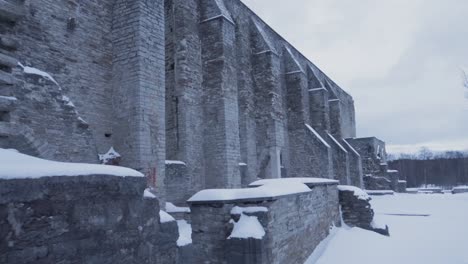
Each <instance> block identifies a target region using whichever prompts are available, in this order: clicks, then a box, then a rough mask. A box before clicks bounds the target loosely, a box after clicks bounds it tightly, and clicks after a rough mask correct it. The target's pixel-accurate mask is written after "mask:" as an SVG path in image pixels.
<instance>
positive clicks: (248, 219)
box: [228, 214, 265, 239]
mask: <svg viewBox="0 0 468 264" xmlns="http://www.w3.org/2000/svg"><path fill="white" fill-rule="evenodd" d="M230 223H232V224H234V228H233V230H232V233H231V235H230V236H229V237H228V239H231V238H243V239H246V238H255V239H262V238H263V237H264V236H265V229H264V228H263V226H262V225H261V224H260V222H259V221H258V217H256V216H248V215H245V214H241V217H240V219H239V221H237V222H235V221H234V220H232V219H231V221H230Z"/></svg>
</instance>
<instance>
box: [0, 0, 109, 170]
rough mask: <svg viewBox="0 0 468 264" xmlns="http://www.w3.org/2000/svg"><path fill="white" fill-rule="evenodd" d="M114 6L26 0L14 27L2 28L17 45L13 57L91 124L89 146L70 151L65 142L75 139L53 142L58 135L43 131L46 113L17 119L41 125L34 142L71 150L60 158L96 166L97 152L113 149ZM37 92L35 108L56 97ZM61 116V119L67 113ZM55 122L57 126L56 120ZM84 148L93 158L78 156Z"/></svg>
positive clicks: (47, 90)
mask: <svg viewBox="0 0 468 264" xmlns="http://www.w3.org/2000/svg"><path fill="white" fill-rule="evenodd" d="M113 2H114V1H111V0H103V1H54V0H44V1H34V0H25V1H24V4H23V5H24V16H23V17H22V18H21V19H20V20H18V21H17V23H16V25H15V26H14V27H8V28H6V27H5V28H4V29H3V30H2V34H4V35H6V36H11V38H12V39H14V40H16V41H18V42H19V45H18V48H17V50H16V51H15V52H14V54H12V56H13V57H15V58H16V59H18V61H19V62H21V63H22V64H24V65H26V66H32V67H35V68H37V69H40V70H42V71H45V72H47V73H49V74H50V75H51V76H52V77H53V78H54V79H55V80H56V81H57V83H58V84H59V85H60V87H61V89H62V91H61V92H60V93H62V95H65V96H67V97H69V98H70V100H71V102H73V104H74V105H75V106H76V110H77V111H78V113H79V114H80V116H81V117H82V118H83V120H85V121H86V122H87V123H88V124H89V125H90V131H91V134H92V138H91V142H90V143H91V146H89V145H84V146H83V147H82V148H78V149H77V150H71V149H67V148H66V147H65V146H67V145H68V144H67V141H74V139H69V140H65V139H61V140H60V141H58V138H57V134H59V133H58V132H57V133H47V132H45V130H47V129H48V126H49V125H50V124H51V122H50V121H48V120H47V117H46V116H47V114H46V113H44V115H42V117H40V116H32V117H28V120H26V121H25V120H22V123H26V124H27V122H30V120H34V122H37V123H42V127H39V125H38V126H37V127H31V129H33V130H34V133H35V136H36V137H37V138H41V139H42V140H44V141H46V142H47V141H50V144H49V147H50V148H51V149H58V150H57V151H58V152H67V151H70V152H73V151H76V153H75V154H74V155H73V154H69V155H67V154H68V153H64V155H63V157H64V158H63V159H61V160H74V161H85V160H86V161H88V162H97V161H98V160H97V154H98V153H105V152H106V151H107V150H108V149H109V147H110V146H112V138H111V135H112V134H113V124H114V121H113V106H112V103H111V101H112V100H111V98H112V41H111V38H110V33H111V28H112V10H113ZM36 89H37V90H35V91H34V93H35V94H36V97H35V98H38V100H37V99H36V100H37V101H38V102H37V103H36V102H34V101H35V98H33V102H34V103H35V104H36V105H39V104H40V103H41V100H45V99H43V98H46V97H47V96H48V94H50V93H59V92H58V89H57V88H56V87H53V86H52V85H50V86H43V85H38V86H37V87H36ZM14 95H15V96H16V93H14ZM49 100H50V99H49ZM36 108H38V107H36ZM45 108H47V107H45ZM44 110H45V109H44ZM51 112H53V111H51ZM63 112H64V113H63V114H62V115H64V116H65V113H66V112H67V111H66V110H63ZM51 116H53V113H51ZM63 119H67V117H63ZM55 120H57V121H55V122H58V120H60V118H58V117H57V118H55ZM76 133H79V132H77V131H73V132H72V131H70V134H76ZM106 135H108V136H106ZM70 144H73V143H70ZM85 148H91V150H92V152H93V154H94V155H93V157H92V158H91V157H89V156H86V155H85V154H82V156H80V153H84V152H86V149H85ZM43 157H44V158H52V157H50V156H43ZM54 158H56V157H54Z"/></svg>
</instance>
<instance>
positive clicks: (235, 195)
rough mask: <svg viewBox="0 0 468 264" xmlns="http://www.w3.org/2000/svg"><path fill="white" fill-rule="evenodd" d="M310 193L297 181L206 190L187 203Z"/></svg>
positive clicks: (308, 189)
mask: <svg viewBox="0 0 468 264" xmlns="http://www.w3.org/2000/svg"><path fill="white" fill-rule="evenodd" d="M306 192H310V188H309V187H307V186H306V185H305V184H303V183H301V182H298V181H290V182H289V183H288V184H285V182H284V181H278V182H268V183H266V184H264V185H261V186H259V187H255V188H246V189H208V190H202V191H199V192H198V193H196V194H195V195H194V196H192V197H191V198H190V199H189V200H188V202H189V203H194V202H195V203H196V202H232V201H238V200H249V199H263V198H275V197H280V196H285V195H290V194H298V193H306Z"/></svg>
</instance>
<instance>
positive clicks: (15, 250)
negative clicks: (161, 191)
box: [0, 175, 178, 264]
mask: <svg viewBox="0 0 468 264" xmlns="http://www.w3.org/2000/svg"><path fill="white" fill-rule="evenodd" d="M145 188H146V180H145V179H144V178H140V177H114V176H103V175H94V176H76V177H70V176H67V177H45V178H39V179H13V180H0V233H1V234H0V236H1V238H2V239H1V240H0V262H1V263H18V264H20V263H174V262H175V259H176V252H177V246H176V240H177V234H178V231H177V225H176V222H175V221H173V222H169V223H165V224H160V219H159V204H158V200H157V199H149V198H144V197H143V190H144V189H145Z"/></svg>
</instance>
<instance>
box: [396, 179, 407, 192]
mask: <svg viewBox="0 0 468 264" xmlns="http://www.w3.org/2000/svg"><path fill="white" fill-rule="evenodd" d="M406 188H407V182H406V181H402V180H399V181H398V185H397V190H396V192H399V193H405V192H406Z"/></svg>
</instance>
